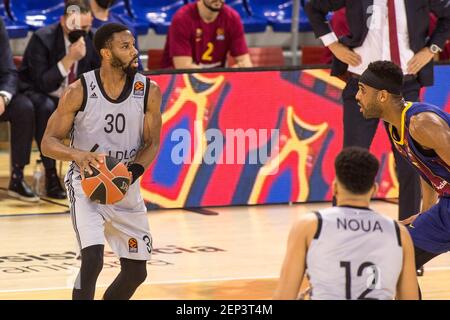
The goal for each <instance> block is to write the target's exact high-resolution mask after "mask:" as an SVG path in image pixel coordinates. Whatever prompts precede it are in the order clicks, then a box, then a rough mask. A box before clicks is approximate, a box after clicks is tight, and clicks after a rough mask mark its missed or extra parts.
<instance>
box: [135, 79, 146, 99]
mask: <svg viewBox="0 0 450 320" xmlns="http://www.w3.org/2000/svg"><path fill="white" fill-rule="evenodd" d="M144 88H145V86H144V83H143V82H142V81H136V82H135V83H134V91H133V95H135V96H143V95H144Z"/></svg>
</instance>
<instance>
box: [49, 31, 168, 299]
mask: <svg viewBox="0 0 450 320" xmlns="http://www.w3.org/2000/svg"><path fill="white" fill-rule="evenodd" d="M94 44H95V47H96V50H97V51H98V53H99V54H100V56H101V60H102V62H101V67H100V69H97V70H93V71H90V72H87V73H85V74H83V75H82V77H81V78H80V79H79V80H77V81H76V82H74V83H73V84H71V85H70V86H69V87H68V89H67V90H66V91H65V93H64V94H63V96H62V98H61V100H60V102H59V105H58V107H57V109H56V111H55V112H54V113H53V115H52V116H51V118H50V120H49V122H48V126H47V129H46V131H45V135H44V138H43V141H42V152H43V153H44V154H45V155H46V156H48V157H51V158H54V159H58V160H63V161H71V164H70V168H69V171H68V173H67V175H66V179H65V183H66V188H67V191H68V195H69V200H70V212H71V217H72V223H73V227H74V230H75V233H76V237H77V241H78V245H79V246H80V249H81V268H80V272H79V274H78V277H77V279H76V281H75V284H74V289H73V294H72V297H73V299H93V298H94V294H95V286H96V281H97V278H98V276H99V274H100V271H101V270H102V267H103V253H104V239H105V237H106V239H107V240H108V243H109V244H110V246H111V248H112V250H113V251H114V252H115V254H116V255H117V256H118V257H119V258H120V265H121V270H120V273H119V275H118V276H117V277H116V279H115V280H114V281H113V283H112V284H111V285H110V286H109V287H108V288H107V290H106V292H105V294H104V296H103V298H104V299H129V298H131V296H132V295H133V294H134V292H135V290H136V289H137V288H138V286H139V285H140V284H141V283H143V282H144V280H145V279H146V277H147V270H146V265H147V262H146V261H147V260H149V259H150V256H151V251H152V237H151V234H150V229H149V225H148V219H147V210H146V207H145V204H144V201H143V198H142V196H141V193H140V186H139V182H138V179H139V177H140V176H141V175H142V174H143V173H144V171H145V169H146V168H147V167H148V166H149V165H150V163H151V162H152V161H153V159H154V158H155V156H156V154H157V151H158V148H159V143H160V131H161V113H160V105H161V92H160V89H159V87H158V85H157V84H156V83H155V82H153V81H150V80H149V79H148V78H147V77H145V76H144V75H142V74H140V73H137V67H138V51H137V50H136V48H135V39H134V37H133V35H132V34H131V32H130V31H129V30H128V29H127V27H125V26H123V25H121V24H115V23H111V24H106V25H104V26H102V27H101V28H100V29H98V30H97V32H96V33H95V37H94ZM69 132H70V136H71V144H70V147H67V146H65V145H64V144H63V142H62V141H63V139H64V138H65V137H66V136H67V135H68V134H69ZM96 144H97V145H98V146H99V148H98V152H97V153H96V152H90V151H89V150H91V149H92V147H93V146H94V145H96ZM105 154H106V155H109V156H112V157H115V158H118V159H119V160H121V162H122V163H124V164H126V165H127V166H128V170H129V172H130V177H131V185H130V187H129V189H128V192H127V193H126V194H125V197H124V198H123V199H122V200H121V201H119V202H117V203H115V204H112V205H101V204H98V203H95V202H93V201H91V200H90V199H89V198H88V197H87V196H86V195H85V194H84V193H83V191H82V188H81V180H82V179H84V174H85V172H87V173H89V174H92V173H93V169H92V168H91V166H92V167H97V168H98V167H99V165H100V163H101V162H102V161H103V159H104V158H103V156H102V155H105Z"/></svg>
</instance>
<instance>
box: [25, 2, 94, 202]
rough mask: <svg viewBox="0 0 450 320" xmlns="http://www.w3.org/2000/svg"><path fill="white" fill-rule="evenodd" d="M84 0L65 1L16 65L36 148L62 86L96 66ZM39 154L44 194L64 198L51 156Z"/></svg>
mask: <svg viewBox="0 0 450 320" xmlns="http://www.w3.org/2000/svg"><path fill="white" fill-rule="evenodd" d="M88 1H89V0H68V1H66V4H65V10H64V12H65V13H64V15H63V16H62V17H61V20H60V22H58V23H55V24H53V25H50V26H47V27H43V28H41V29H39V30H37V31H36V32H35V33H34V34H33V36H32V37H31V39H30V41H29V42H28V45H27V47H26V49H25V53H24V57H23V61H22V65H21V67H20V69H19V88H20V90H21V92H23V93H24V94H25V95H26V96H27V97H28V98H29V99H30V100H31V101H32V103H33V105H34V113H35V119H36V120H35V125H36V128H35V138H36V142H37V144H38V146H39V148H40V146H41V141H42V137H43V135H44V132H45V128H46V126H47V121H48V119H49V118H50V115H51V114H52V113H53V111H54V110H55V109H56V107H57V105H58V101H59V98H60V97H61V94H62V92H63V90H64V89H65V88H66V87H67V86H68V85H69V84H70V83H71V82H73V81H75V80H76V79H77V78H78V76H80V75H81V74H83V73H85V72H87V71H90V70H93V69H96V68H98V67H99V66H100V58H99V57H98V55H97V53H96V51H95V49H94V45H93V41H92V33H91V32H90V28H91V24H92V14H91V9H90V6H89V2H88ZM71 6H77V7H78V8H79V12H80V14H78V13H76V12H75V13H74V12H73V11H71V10H70V7H71ZM68 9H69V10H68ZM77 24H79V25H77ZM41 158H42V163H43V164H44V167H45V178H46V179H45V186H46V192H47V196H49V197H51V198H56V199H64V198H65V197H66V192H65V190H64V189H63V188H62V186H61V183H60V181H59V178H58V176H57V173H56V163H55V160H53V159H50V158H47V157H44V156H42V154H41Z"/></svg>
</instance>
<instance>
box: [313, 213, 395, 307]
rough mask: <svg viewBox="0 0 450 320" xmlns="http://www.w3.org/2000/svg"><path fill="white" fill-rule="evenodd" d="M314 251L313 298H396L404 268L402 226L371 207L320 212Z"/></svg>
mask: <svg viewBox="0 0 450 320" xmlns="http://www.w3.org/2000/svg"><path fill="white" fill-rule="evenodd" d="M316 215H317V216H318V219H319V223H318V230H317V232H316V235H315V237H314V239H313V240H312V241H311V244H310V247H309V249H308V253H307V257H306V264H307V276H308V279H309V281H310V284H311V289H312V292H311V299H324V300H335V299H339V300H344V299H383V300H386V299H394V298H395V293H396V287H397V282H398V279H399V276H400V272H401V270H402V265H403V250H402V246H401V238H400V229H399V226H398V225H397V223H396V222H395V221H394V220H392V219H389V218H387V217H384V216H382V215H380V214H377V213H375V212H373V211H371V210H369V209H363V208H351V207H333V208H329V209H325V210H321V211H320V212H317V213H316Z"/></svg>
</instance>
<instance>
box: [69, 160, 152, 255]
mask: <svg viewBox="0 0 450 320" xmlns="http://www.w3.org/2000/svg"><path fill="white" fill-rule="evenodd" d="M135 184H136V186H135ZM135 184H133V185H132V186H131V187H130V189H129V190H128V193H130V192H131V193H136V192H138V193H140V191H139V184H138V182H136V183H135ZM65 185H66V188H67V195H68V197H69V202H70V215H71V217H72V225H73V228H74V230H75V233H76V236H77V240H78V245H79V246H80V250H81V249H84V248H86V247H89V246H92V245H104V244H105V238H106V240H107V241H108V243H109V245H110V246H111V249H112V250H113V251H114V253H115V254H116V255H117V256H118V257H119V258H127V259H132V260H150V257H151V252H152V236H151V234H150V228H149V224H148V217H147V210H146V208H145V204H144V202H143V201H137V202H136V205H134V206H132V208H131V209H130V207H129V201H128V203H127V199H126V198H127V197H128V198H133V196H134V199H135V198H136V197H135V196H136V195H133V194H130V195H129V194H128V193H127V195H126V196H125V198H124V199H123V200H122V201H120V202H118V203H117V204H114V205H102V204H98V203H95V202H93V201H91V200H90V199H89V198H88V197H86V195H85V194H84V192H83V190H82V188H81V177H80V174H79V173H78V171H74V170H73V168H72V166H71V168H70V169H69V172H68V173H67V175H66V178H65ZM139 197H140V194H139ZM128 200H129V199H128ZM132 202H133V203H134V202H135V201H132ZM124 204H125V205H124Z"/></svg>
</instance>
